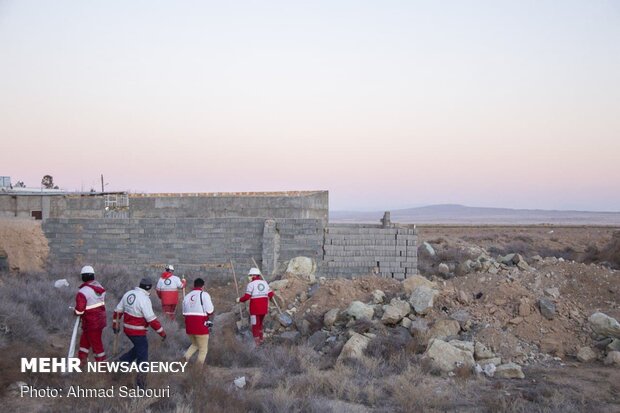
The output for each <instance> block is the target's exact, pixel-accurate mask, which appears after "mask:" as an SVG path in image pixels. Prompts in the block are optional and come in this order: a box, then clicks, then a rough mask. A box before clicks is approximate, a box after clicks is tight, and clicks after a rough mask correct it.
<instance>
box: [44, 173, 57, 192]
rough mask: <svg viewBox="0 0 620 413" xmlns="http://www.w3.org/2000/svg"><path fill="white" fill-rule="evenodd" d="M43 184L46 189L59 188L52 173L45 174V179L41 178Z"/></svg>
mask: <svg viewBox="0 0 620 413" xmlns="http://www.w3.org/2000/svg"><path fill="white" fill-rule="evenodd" d="M41 185H43V188H45V189H58V187H57V186H55V185H54V177H53V176H52V175H45V176H44V177H43V179H41Z"/></svg>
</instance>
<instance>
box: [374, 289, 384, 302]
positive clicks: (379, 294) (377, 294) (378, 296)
mask: <svg viewBox="0 0 620 413" xmlns="http://www.w3.org/2000/svg"><path fill="white" fill-rule="evenodd" d="M383 301H385V293H384V292H383V291H381V290H374V291H373V292H372V303H373V304H381V303H382V302H383Z"/></svg>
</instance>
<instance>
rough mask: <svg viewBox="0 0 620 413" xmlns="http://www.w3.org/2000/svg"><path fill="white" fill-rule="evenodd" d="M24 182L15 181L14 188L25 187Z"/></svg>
mask: <svg viewBox="0 0 620 413" xmlns="http://www.w3.org/2000/svg"><path fill="white" fill-rule="evenodd" d="M25 187H26V184H25V183H24V181H17V183H16V184H15V188H25Z"/></svg>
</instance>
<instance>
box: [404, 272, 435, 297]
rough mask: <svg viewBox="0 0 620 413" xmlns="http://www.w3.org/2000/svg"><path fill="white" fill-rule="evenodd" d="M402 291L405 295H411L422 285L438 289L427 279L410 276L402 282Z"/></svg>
mask: <svg viewBox="0 0 620 413" xmlns="http://www.w3.org/2000/svg"><path fill="white" fill-rule="evenodd" d="M402 285H403V290H405V293H406V294H407V295H411V293H413V291H414V290H415V289H416V288H418V287H419V286H421V285H424V286H426V287H428V288H432V289H438V288H439V287H438V286H437V283H435V282H432V281H430V280H428V279H427V278H425V277H423V276H421V275H412V276H410V277H407V278H406V279H405V280H403V283H402Z"/></svg>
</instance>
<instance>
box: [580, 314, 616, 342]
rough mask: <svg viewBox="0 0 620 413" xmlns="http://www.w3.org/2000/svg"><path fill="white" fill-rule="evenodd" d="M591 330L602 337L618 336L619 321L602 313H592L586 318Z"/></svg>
mask: <svg viewBox="0 0 620 413" xmlns="http://www.w3.org/2000/svg"><path fill="white" fill-rule="evenodd" d="M588 321H589V322H590V327H591V328H592V330H593V331H594V332H595V333H596V334H598V335H599V336H602V337H615V338H620V323H618V321H617V320H616V319H615V318H612V317H609V316H608V315H607V314H604V313H600V312H597V313H594V314H592V315H591V316H590V318H588Z"/></svg>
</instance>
